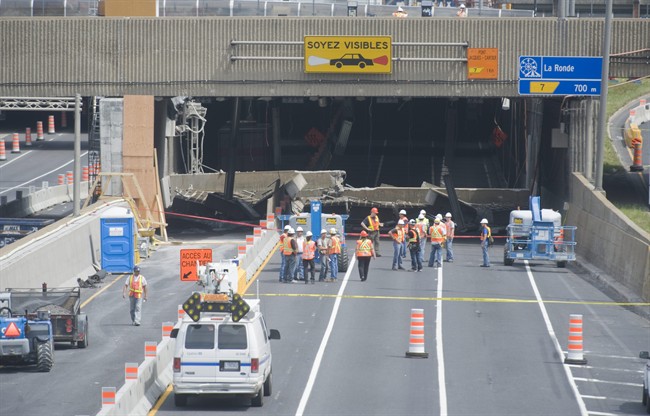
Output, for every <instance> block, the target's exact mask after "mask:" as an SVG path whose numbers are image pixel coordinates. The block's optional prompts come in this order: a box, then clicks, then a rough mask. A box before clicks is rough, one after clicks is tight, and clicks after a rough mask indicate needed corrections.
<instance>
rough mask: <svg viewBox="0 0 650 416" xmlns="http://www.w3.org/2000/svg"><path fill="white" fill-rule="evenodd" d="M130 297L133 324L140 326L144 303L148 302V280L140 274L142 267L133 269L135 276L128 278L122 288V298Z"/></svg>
mask: <svg viewBox="0 0 650 416" xmlns="http://www.w3.org/2000/svg"><path fill="white" fill-rule="evenodd" d="M127 293H128V295H129V304H130V311H131V323H132V324H133V325H135V326H140V319H141V315H142V302H144V301H146V300H147V279H145V278H144V276H142V275H141V274H140V267H138V266H135V267H134V268H133V274H132V275H131V276H129V277H127V278H126V282H125V284H124V287H123V288H122V298H126V295H127Z"/></svg>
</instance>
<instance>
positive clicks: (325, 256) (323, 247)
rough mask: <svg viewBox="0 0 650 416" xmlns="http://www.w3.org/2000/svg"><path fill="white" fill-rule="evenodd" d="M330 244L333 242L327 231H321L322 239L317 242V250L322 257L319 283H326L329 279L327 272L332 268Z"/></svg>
mask: <svg viewBox="0 0 650 416" xmlns="http://www.w3.org/2000/svg"><path fill="white" fill-rule="evenodd" d="M330 244H331V241H330V239H329V238H328V237H327V231H326V230H324V229H323V230H320V238H319V239H318V241H316V248H317V249H318V255H319V257H320V273H319V276H318V281H319V282H324V281H325V278H326V277H327V271H328V270H329V266H330Z"/></svg>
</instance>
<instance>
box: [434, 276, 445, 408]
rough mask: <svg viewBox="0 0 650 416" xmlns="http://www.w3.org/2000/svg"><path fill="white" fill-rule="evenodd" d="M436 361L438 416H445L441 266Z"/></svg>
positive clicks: (438, 287)
mask: <svg viewBox="0 0 650 416" xmlns="http://www.w3.org/2000/svg"><path fill="white" fill-rule="evenodd" d="M436 297H437V298H438V300H436V359H437V360H438V391H439V394H438V400H439V401H440V416H447V383H446V382H445V355H444V353H443V350H442V265H441V266H440V267H439V268H438V286H437V289H436Z"/></svg>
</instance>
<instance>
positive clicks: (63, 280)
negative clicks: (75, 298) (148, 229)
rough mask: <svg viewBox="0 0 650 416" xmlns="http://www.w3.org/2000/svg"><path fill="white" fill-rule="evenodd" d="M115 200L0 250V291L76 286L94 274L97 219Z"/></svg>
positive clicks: (96, 253)
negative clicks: (42, 285) (44, 285)
mask: <svg viewBox="0 0 650 416" xmlns="http://www.w3.org/2000/svg"><path fill="white" fill-rule="evenodd" d="M122 204H124V205H125V206H128V205H126V202H124V201H123V200H121V199H119V200H114V201H109V202H105V203H100V205H99V206H95V205H97V204H95V205H93V206H92V207H89V208H86V209H85V210H83V211H82V212H81V215H80V216H79V217H76V218H72V217H68V218H65V219H63V220H60V221H57V222H56V223H54V224H52V225H49V226H47V227H44V228H42V229H40V230H38V231H36V232H34V233H32V234H29V235H28V236H26V237H24V238H22V239H20V240H18V241H16V242H15V243H13V244H10V245H8V246H6V247H4V248H2V249H0V276H1V277H2V278H1V279H0V290H4V289H6V288H10V287H14V288H40V287H41V284H42V283H44V282H45V283H47V285H48V286H49V287H63V286H77V278H78V277H81V278H82V279H85V278H87V277H88V276H89V275H91V274H92V273H94V272H95V269H94V268H93V262H99V259H100V249H101V247H100V236H99V233H100V229H99V218H100V216H101V214H102V212H104V211H105V210H107V209H109V208H110V207H112V206H115V205H122Z"/></svg>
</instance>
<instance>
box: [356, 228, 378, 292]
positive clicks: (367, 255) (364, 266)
mask: <svg viewBox="0 0 650 416" xmlns="http://www.w3.org/2000/svg"><path fill="white" fill-rule="evenodd" d="M359 236H360V238H359V240H357V251H356V255H357V261H358V262H359V278H361V281H362V282H365V281H366V280H367V279H368V269H369V268H370V259H371V258H373V257H375V249H374V248H373V244H372V241H371V240H370V239H369V238H368V233H367V232H365V231H361V234H359Z"/></svg>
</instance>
